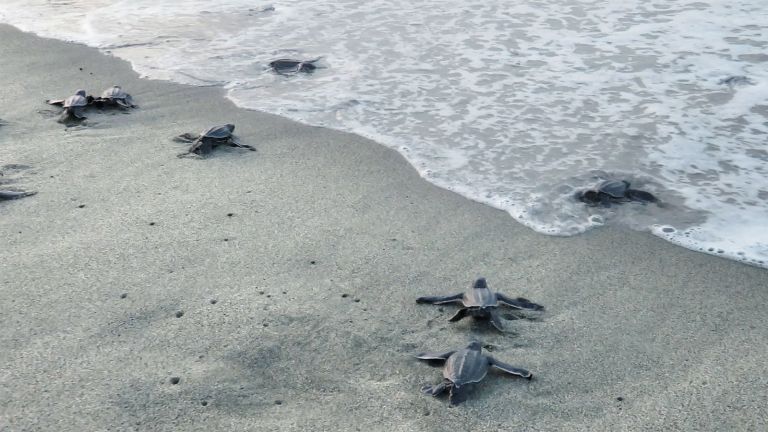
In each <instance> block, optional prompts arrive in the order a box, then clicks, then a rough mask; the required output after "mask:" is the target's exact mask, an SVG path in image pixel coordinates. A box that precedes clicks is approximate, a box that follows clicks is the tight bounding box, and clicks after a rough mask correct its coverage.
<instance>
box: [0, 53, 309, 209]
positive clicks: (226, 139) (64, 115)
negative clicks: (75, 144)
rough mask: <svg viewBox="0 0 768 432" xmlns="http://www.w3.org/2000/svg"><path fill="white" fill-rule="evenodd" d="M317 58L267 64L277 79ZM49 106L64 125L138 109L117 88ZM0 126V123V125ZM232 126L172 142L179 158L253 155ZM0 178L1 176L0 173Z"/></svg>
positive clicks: (2, 193) (7, 194)
mask: <svg viewBox="0 0 768 432" xmlns="http://www.w3.org/2000/svg"><path fill="white" fill-rule="evenodd" d="M319 60H320V58H316V59H310V60H298V59H290V58H281V59H277V60H274V61H272V62H270V63H269V68H270V69H271V70H272V71H273V72H274V73H276V74H278V75H293V74H298V73H311V72H313V71H314V70H315V69H317V68H319V67H320V66H317V65H316V63H317V62H318V61H319ZM45 102H46V103H48V104H49V105H53V106H58V107H61V108H62V111H61V115H60V116H59V119H58V121H59V122H60V123H64V124H68V125H69V124H73V123H80V122H82V121H83V120H86V119H87V117H86V115H85V114H86V112H87V111H88V109H90V108H91V107H95V108H99V109H107V108H117V109H121V110H128V109H132V108H138V106H137V105H136V104H135V103H134V102H133V97H132V96H131V95H130V94H129V93H128V92H126V91H125V90H124V89H123V88H122V87H121V86H119V85H113V86H112V87H110V88H108V89H106V90H104V91H103V92H101V95H100V96H94V95H89V94H88V93H87V92H86V91H85V90H83V89H78V90H76V91H75V93H74V94H72V95H71V96H68V97H65V98H63V99H48V100H46V101H45ZM0 125H2V122H0ZM234 131H235V125H233V124H231V123H228V124H223V125H216V126H211V127H208V128H206V129H204V130H203V131H201V132H199V133H190V132H187V133H183V134H181V135H179V136H177V137H175V138H174V140H175V141H177V142H183V143H188V144H190V147H189V149H188V150H187V151H186V152H184V153H181V154H179V155H178V156H179V157H186V156H192V157H201V156H205V155H207V154H209V153H211V152H212V151H213V150H214V149H216V148H217V147H220V146H226V147H236V148H241V149H246V150H250V151H256V148H254V147H253V146H251V145H248V144H243V143H241V142H240V141H239V140H238V139H237V137H236V136H235V135H234V134H233V132H234ZM0 175H2V173H0ZM35 193H36V192H23V191H14V190H0V201H5V200H12V199H18V198H23V197H27V196H31V195H34V194H35Z"/></svg>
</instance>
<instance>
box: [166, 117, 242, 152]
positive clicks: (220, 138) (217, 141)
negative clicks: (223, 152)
mask: <svg viewBox="0 0 768 432" xmlns="http://www.w3.org/2000/svg"><path fill="white" fill-rule="evenodd" d="M234 130H235V125H233V124H225V125H220V126H213V127H210V128H208V129H206V130H204V131H203V132H201V133H200V134H199V135H195V134H192V133H185V134H182V135H179V136H177V137H176V138H175V140H176V141H180V142H191V143H192V146H191V147H190V148H189V151H188V152H187V153H185V154H190V153H193V154H196V155H205V154H208V153H210V152H211V151H213V149H214V148H216V147H218V146H220V145H227V146H230V147H238V148H245V149H248V150H251V151H256V149H255V148H254V147H252V146H249V145H246V144H240V143H239V142H238V141H237V138H235V137H234V135H232V132H233V131H234ZM183 155H184V154H182V155H179V156H183Z"/></svg>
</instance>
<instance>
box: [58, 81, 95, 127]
mask: <svg viewBox="0 0 768 432" xmlns="http://www.w3.org/2000/svg"><path fill="white" fill-rule="evenodd" d="M46 102H47V103H48V104H49V105H56V106H61V107H64V112H63V113H62V115H61V118H60V119H59V121H60V122H64V121H67V120H76V121H77V120H83V119H85V115H83V111H84V110H85V107H86V106H88V104H89V103H91V102H93V96H86V95H85V90H82V89H80V90H78V91H76V92H75V94H74V95H72V96H70V97H68V98H66V99H58V100H51V99H49V100H47V101H46Z"/></svg>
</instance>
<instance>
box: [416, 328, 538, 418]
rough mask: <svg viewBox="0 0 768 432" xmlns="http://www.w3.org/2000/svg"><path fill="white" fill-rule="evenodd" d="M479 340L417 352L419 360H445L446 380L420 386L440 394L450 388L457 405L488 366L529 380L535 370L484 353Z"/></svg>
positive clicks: (453, 402) (451, 399)
mask: <svg viewBox="0 0 768 432" xmlns="http://www.w3.org/2000/svg"><path fill="white" fill-rule="evenodd" d="M482 351H483V348H482V345H481V344H480V342H477V341H473V342H471V343H470V344H469V345H467V347H466V348H463V349H459V350H454V351H448V352H444V353H433V352H425V353H421V354H417V355H416V358H418V359H419V360H427V361H431V362H445V365H444V366H443V378H444V379H443V382H441V383H440V384H437V385H426V386H424V387H422V388H421V391H422V392H424V393H425V394H428V395H432V396H438V395H440V394H442V393H444V392H445V391H446V390H447V391H448V392H449V396H448V401H449V403H450V404H451V405H458V404H460V403H462V402H464V401H465V400H466V393H467V389H468V388H469V387H471V385H472V384H475V383H478V382H480V381H482V380H483V378H485V376H486V375H487V374H488V369H490V368H491V367H493V368H496V369H498V370H500V371H502V372H505V373H508V374H510V375H515V376H519V377H521V378H526V379H528V380H530V379H532V378H533V374H531V373H530V372H528V371H527V370H525V369H521V368H517V367H514V366H512V365H508V364H506V363H504V362H500V361H498V360H496V359H495V358H493V357H491V356H487V355H483V353H482Z"/></svg>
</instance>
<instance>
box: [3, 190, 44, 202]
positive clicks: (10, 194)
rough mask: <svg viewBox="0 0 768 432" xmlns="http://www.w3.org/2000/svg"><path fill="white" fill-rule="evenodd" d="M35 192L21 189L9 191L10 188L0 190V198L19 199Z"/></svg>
mask: <svg viewBox="0 0 768 432" xmlns="http://www.w3.org/2000/svg"><path fill="white" fill-rule="evenodd" d="M36 193H37V192H22V191H10V190H0V200H2V201H5V200H13V199H19V198H24V197H28V196H32V195H34V194H36Z"/></svg>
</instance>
